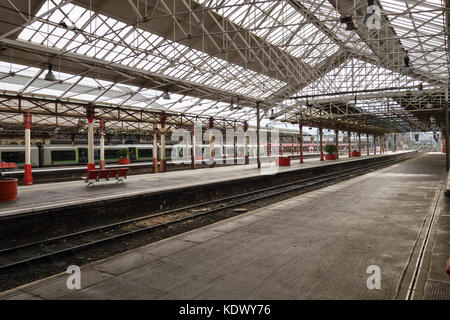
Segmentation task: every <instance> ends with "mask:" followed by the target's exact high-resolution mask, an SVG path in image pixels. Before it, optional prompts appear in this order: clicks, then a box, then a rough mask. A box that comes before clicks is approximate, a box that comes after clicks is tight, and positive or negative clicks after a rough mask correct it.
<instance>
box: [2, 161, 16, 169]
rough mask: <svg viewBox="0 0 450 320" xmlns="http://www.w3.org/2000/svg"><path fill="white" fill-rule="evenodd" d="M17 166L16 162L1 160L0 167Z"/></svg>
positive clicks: (13, 167) (10, 167)
mask: <svg viewBox="0 0 450 320" xmlns="http://www.w3.org/2000/svg"><path fill="white" fill-rule="evenodd" d="M16 168H17V166H16V164H15V163H14V162H0V169H16Z"/></svg>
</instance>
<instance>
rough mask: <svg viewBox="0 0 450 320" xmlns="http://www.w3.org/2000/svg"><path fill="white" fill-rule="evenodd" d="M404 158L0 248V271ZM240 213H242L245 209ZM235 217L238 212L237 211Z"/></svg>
mask: <svg viewBox="0 0 450 320" xmlns="http://www.w3.org/2000/svg"><path fill="white" fill-rule="evenodd" d="M406 159H409V158H406ZM406 159H405V158H402V159H394V160H386V161H383V162H379V163H377V164H369V165H365V166H361V167H358V168H354V169H349V170H343V171H339V172H334V173H331V174H325V175H321V176H317V177H314V178H308V179H302V180H300V181H296V182H291V183H287V184H282V185H277V186H273V187H268V188H264V189H259V190H256V191H252V192H247V193H242V194H238V195H234V196H230V197H226V198H221V199H217V200H212V201H208V202H202V203H200V204H196V205H190V206H186V207H182V208H177V209H173V210H168V211H164V212H159V213H154V214H149V215H146V216H141V217H138V218H133V219H129V220H126V221H120V222H117V223H113V224H109V225H103V226H100V227H96V228H91V229H87V230H83V231H79V232H75V233H71V234H65V235H61V236H57V237H53V238H49V239H45V240H42V241H37V242H32V243H28V244H23V245H19V246H15V247H10V248H5V249H1V250H0V271H1V272H3V271H4V272H6V271H11V270H12V269H14V268H17V267H20V266H26V265H30V264H33V263H37V262H41V261H43V260H45V259H49V258H55V257H57V256H61V255H66V254H72V253H75V252H78V251H81V250H85V249H89V248H93V247H95V246H97V245H100V244H103V243H107V242H110V241H114V240H121V239H124V238H126V237H133V236H136V235H138V234H141V233H145V232H152V231H155V230H157V229H160V228H167V227H170V226H174V225H176V224H179V223H183V222H185V221H188V220H193V219H197V218H200V217H205V216H212V215H214V214H217V213H219V212H222V211H224V210H236V209H242V207H243V206H249V205H252V204H256V203H257V202H258V201H263V200H267V199H270V198H274V197H277V196H280V195H285V194H289V193H293V192H299V191H304V190H308V189H310V188H314V187H320V186H321V185H324V184H325V185H326V184H329V183H331V182H335V181H339V180H342V179H348V178H351V177H353V176H356V175H361V174H364V173H366V172H368V171H372V170H375V169H378V168H381V167H386V166H389V165H392V164H394V163H397V162H400V161H404V160H406ZM241 211H243V212H245V211H246V210H241ZM236 214H238V213H237V212H236Z"/></svg>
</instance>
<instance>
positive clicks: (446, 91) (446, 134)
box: [445, 85, 450, 171]
mask: <svg viewBox="0 0 450 320" xmlns="http://www.w3.org/2000/svg"><path fill="white" fill-rule="evenodd" d="M448 122H449V121H448V85H447V87H446V88H445V170H447V171H449V166H450V163H449V150H448V149H449V141H448V138H449V137H448V136H449V130H448V129H449V128H448Z"/></svg>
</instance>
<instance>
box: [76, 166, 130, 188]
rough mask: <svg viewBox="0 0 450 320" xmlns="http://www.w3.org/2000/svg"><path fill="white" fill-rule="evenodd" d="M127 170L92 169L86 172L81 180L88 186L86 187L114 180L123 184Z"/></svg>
mask: <svg viewBox="0 0 450 320" xmlns="http://www.w3.org/2000/svg"><path fill="white" fill-rule="evenodd" d="M128 170H129V168H111V169H94V170H90V171H88V172H87V174H86V176H85V177H82V178H81V179H82V180H84V182H85V183H87V184H88V185H87V186H88V187H89V186H91V185H94V183H95V182H100V181H101V180H105V181H109V180H111V179H113V180H116V183H119V182H122V183H125V181H124V179H126V178H127V173H128Z"/></svg>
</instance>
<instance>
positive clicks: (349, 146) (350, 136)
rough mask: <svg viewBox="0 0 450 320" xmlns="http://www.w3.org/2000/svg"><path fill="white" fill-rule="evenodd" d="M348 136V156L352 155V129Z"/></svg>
mask: <svg viewBox="0 0 450 320" xmlns="http://www.w3.org/2000/svg"><path fill="white" fill-rule="evenodd" d="M347 136H348V157H349V158H351V157H352V133H351V132H350V131H348V132H347Z"/></svg>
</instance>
